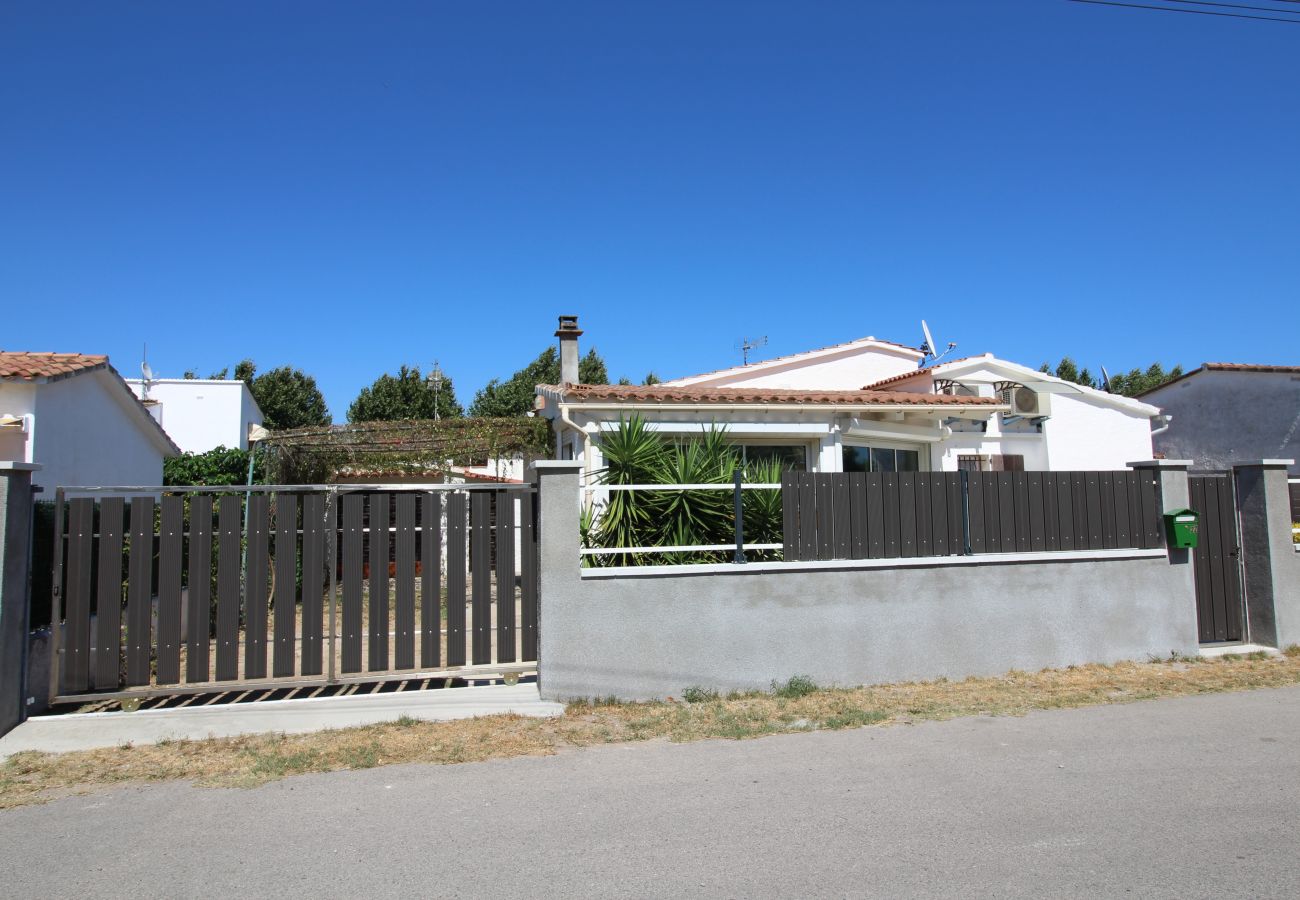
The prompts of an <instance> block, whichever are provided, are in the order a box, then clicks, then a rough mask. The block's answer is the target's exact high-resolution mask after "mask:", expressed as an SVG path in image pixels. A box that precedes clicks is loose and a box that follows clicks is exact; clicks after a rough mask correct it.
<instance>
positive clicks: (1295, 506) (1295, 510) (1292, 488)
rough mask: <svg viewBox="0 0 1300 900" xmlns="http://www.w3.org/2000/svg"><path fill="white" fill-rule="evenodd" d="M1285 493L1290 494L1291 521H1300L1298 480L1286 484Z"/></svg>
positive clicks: (1299, 484) (1299, 486)
mask: <svg viewBox="0 0 1300 900" xmlns="http://www.w3.org/2000/svg"><path fill="white" fill-rule="evenodd" d="M1287 493H1288V494H1290V495H1291V521H1292V522H1300V481H1292V482H1290V483H1289V484H1287Z"/></svg>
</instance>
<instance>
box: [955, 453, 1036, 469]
mask: <svg viewBox="0 0 1300 900" xmlns="http://www.w3.org/2000/svg"><path fill="white" fill-rule="evenodd" d="M957 471H958V472H963V471H965V472H1023V471H1025V457H1024V454H1022V453H1003V454H993V455H991V456H975V455H972V456H959V457H957Z"/></svg>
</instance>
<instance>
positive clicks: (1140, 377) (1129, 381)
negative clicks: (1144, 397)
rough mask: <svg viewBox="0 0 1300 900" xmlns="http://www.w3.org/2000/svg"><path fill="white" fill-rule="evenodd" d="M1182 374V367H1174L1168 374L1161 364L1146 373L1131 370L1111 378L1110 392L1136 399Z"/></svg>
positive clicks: (1150, 366) (1153, 366)
mask: <svg viewBox="0 0 1300 900" xmlns="http://www.w3.org/2000/svg"><path fill="white" fill-rule="evenodd" d="M1182 374H1183V367H1182V366H1174V367H1173V368H1172V369H1170V370H1169V371H1167V372H1166V371H1165V367H1164V366H1162V365H1161V364H1160V363H1152V364H1151V365H1149V366H1147V368H1146V370H1145V371H1143V370H1141V369H1130V370H1129V371H1128V372H1118V373H1116V374H1114V375H1112V376H1110V390H1111V393H1113V394H1123V395H1124V396H1125V397H1136V396H1138V395H1139V394H1145V393H1146V392H1147V391H1150V390H1154V389H1155V388H1158V387H1160V385H1162V384H1164V383H1165V382H1167V381H1173V380H1174V379H1175V378H1178V377H1179V376H1180V375H1182Z"/></svg>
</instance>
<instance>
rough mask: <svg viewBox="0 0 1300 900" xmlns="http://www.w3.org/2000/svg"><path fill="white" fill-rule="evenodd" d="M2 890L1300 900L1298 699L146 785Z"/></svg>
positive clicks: (1256, 695)
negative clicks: (256, 781)
mask: <svg viewBox="0 0 1300 900" xmlns="http://www.w3.org/2000/svg"><path fill="white" fill-rule="evenodd" d="M0 894H3V895H4V896H7V897H72V896H87V895H90V896H106V897H140V896H168V897H180V896H225V895H239V896H277V897H312V898H321V897H353V896H365V897H398V896H404V897H405V896H409V897H493V898H499V897H533V896H550V897H562V896H591V897H643V896H681V895H686V896H709V897H714V896H718V897H813V896H836V897H841V896H867V895H873V896H954V897H977V896H978V897H990V896H996V897H1045V896H1053V897H1060V896H1078V897H1083V896H1087V897H1096V896H1132V897H1178V898H1193V897H1212V896H1213V897H1221V896H1224V895H1229V896H1245V897H1297V896H1300V688H1284V689H1280V690H1270V691H1257V692H1253V693H1241V694H1221V695H1214V696H1205V697H1194V698H1186V699H1179V700H1163V701H1156V702H1150V703H1140V704H1131V705H1126V706H1111V707H1101V708H1095V709H1085V710H1067V711H1056V712H1043V713H1036V714H1033V715H1030V716H1028V717H1025V718H999V719H989V718H979V719H962V720H957V721H952V722H946V723H926V724H922V725H916V726H900V727H891V728H867V729H862V730H857V731H841V732H830V733H815V734H795V735H789V736H782V737H774V738H766V739H761V740H750V741H738V742H733V741H709V742H702V743H696V744H688V745H671V744H666V743H654V744H643V745H625V746H619V747H610V748H601V749H596V750H585V751H574V752H569V753H565V754H562V755H560V756H557V757H549V758H535V759H516V760H505V761H498V762H488V763H471V764H467V765H459V766H443V767H437V766H432V767H426V766H402V767H393V768H384V769H372V770H369V771H364V772H343V773H335V774H330V775H312V776H303V777H299V778H294V779H290V780H287V781H282V782H278V783H276V784H272V785H268V786H266V787H263V788H258V789H256V790H212V789H198V788H191V787H188V786H185V785H164V786H156V787H146V788H130V789H124V790H117V791H114V792H112V793H105V794H97V795H93V796H90V797H81V798H68V799H65V800H61V801H58V802H56V803H52V804H50V805H48V806H44V807H36V808H28V809H19V810H13V811H10V812H5V813H0Z"/></svg>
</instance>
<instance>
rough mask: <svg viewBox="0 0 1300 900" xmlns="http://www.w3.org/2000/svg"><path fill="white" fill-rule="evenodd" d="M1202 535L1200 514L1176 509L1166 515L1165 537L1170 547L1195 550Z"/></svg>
mask: <svg viewBox="0 0 1300 900" xmlns="http://www.w3.org/2000/svg"><path fill="white" fill-rule="evenodd" d="M1200 533H1201V514H1200V513H1198V512H1196V511H1194V510H1190V509H1175V510H1172V511H1171V512H1167V513H1165V536H1166V537H1167V538H1168V539H1169V546H1170V547H1173V548H1176V549H1179V550H1189V549H1193V548H1195V547H1196V541H1197V537H1198V536H1199V535H1200Z"/></svg>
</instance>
